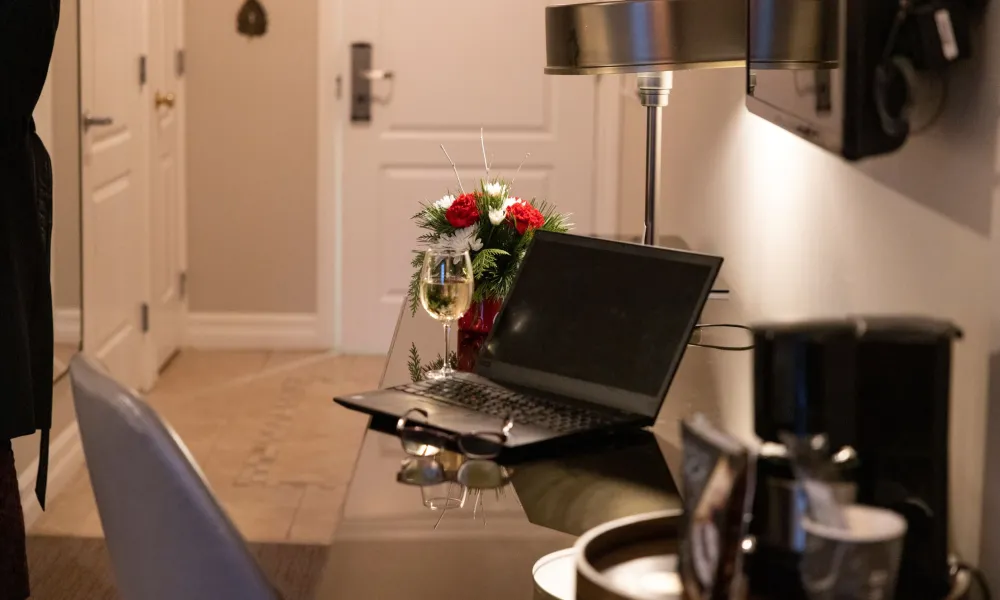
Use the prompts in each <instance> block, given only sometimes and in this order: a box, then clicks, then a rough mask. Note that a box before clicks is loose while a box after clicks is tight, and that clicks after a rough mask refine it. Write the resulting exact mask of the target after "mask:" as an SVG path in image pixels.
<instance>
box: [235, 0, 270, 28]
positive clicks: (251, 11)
mask: <svg viewBox="0 0 1000 600" xmlns="http://www.w3.org/2000/svg"><path fill="white" fill-rule="evenodd" d="M236 30H237V31H238V32H240V33H241V34H243V35H245V36H247V37H260V36H262V35H264V34H265V33H267V11H266V10H264V6H263V5H262V4H261V3H260V2H258V0H247V1H246V2H244V3H243V6H242V7H241V8H240V12H239V14H237V15H236Z"/></svg>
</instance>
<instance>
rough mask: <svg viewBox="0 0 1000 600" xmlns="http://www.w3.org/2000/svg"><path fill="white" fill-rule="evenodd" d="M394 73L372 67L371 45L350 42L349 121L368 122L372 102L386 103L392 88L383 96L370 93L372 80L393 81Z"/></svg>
mask: <svg viewBox="0 0 1000 600" xmlns="http://www.w3.org/2000/svg"><path fill="white" fill-rule="evenodd" d="M395 77H396V75H395V73H393V72H392V71H388V70H385V69H373V68H372V45H371V44H369V43H367V42H357V43H354V44H351V121H352V122H354V123H368V122H370V121H371V120H372V103H373V102H378V103H379V104H388V103H389V101H390V100H391V99H392V88H391V87H390V88H389V93H388V94H387V95H385V96H381V97H378V96H375V95H374V94H372V82H374V81H388V82H390V84H392V82H394V81H395Z"/></svg>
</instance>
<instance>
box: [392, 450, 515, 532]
mask: <svg viewBox="0 0 1000 600" xmlns="http://www.w3.org/2000/svg"><path fill="white" fill-rule="evenodd" d="M450 457H452V458H454V459H455V460H457V461H458V463H459V466H458V470H457V471H454V470H451V469H449V468H448V467H446V466H445V465H444V464H443V463H442V459H449V458H450ZM446 462H449V463H453V461H451V460H447V461H446ZM396 481H398V482H399V483H402V484H404V485H412V486H418V487H419V488H420V498H421V501H422V502H423V505H424V508H428V509H430V510H432V511H439V512H440V514H439V515H438V518H437V521H436V522H435V523H434V529H435V530H436V529H437V528H438V526H439V525H440V524H441V521H442V520H444V515H445V513H447V512H448V511H450V510H457V509H460V508H464V507H465V502H466V500H467V499H468V498H469V494H470V493H471V494H472V498H473V504H472V518H473V519H476V515H477V513H481V514H482V516H483V525H484V526H485V525H486V505H485V503H484V500H483V496H484V493H485V492H486V491H488V490H491V489H492V490H494V492H495V493H496V498H497V501H498V502H499V501H501V500H503V499H504V498H505V497H506V496H507V488H509V487H510V485H511V473H510V471H509V470H508V469H507V468H506V467H503V466H501V465H498V464H497V463H495V462H493V461H491V460H487V459H482V458H475V459H465V457H463V456H461V455H458V454H455V453H453V452H449V451H443V452H441V453H440V454H438V455H436V456H433V457H428V456H410V457H407V458H406V460H404V461H403V463H402V465H400V469H399V472H398V473H397V474H396ZM456 487H457V493H456V491H455V489H456ZM511 491H512V492H513V490H511ZM512 496H513V498H514V500H515V501H517V503H518V505H519V506H520V504H521V501H520V500H519V499H518V498H517V494H516V493H512Z"/></svg>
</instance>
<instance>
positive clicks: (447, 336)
mask: <svg viewBox="0 0 1000 600" xmlns="http://www.w3.org/2000/svg"><path fill="white" fill-rule="evenodd" d="M450 355H451V321H445V322H444V364H443V365H441V370H442V371H444V372H446V373H447V372H449V371H451V362H450V361H449V360H448V356H450Z"/></svg>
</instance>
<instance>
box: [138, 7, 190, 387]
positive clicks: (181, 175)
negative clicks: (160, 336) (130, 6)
mask: <svg viewBox="0 0 1000 600" xmlns="http://www.w3.org/2000/svg"><path fill="white" fill-rule="evenodd" d="M177 10H178V11H179V13H180V14H179V15H178V18H179V19H180V22H179V23H178V31H177V38H178V48H176V49H175V51H176V50H180V49H183V48H184V45H185V44H184V18H185V16H184V2H183V0H178V2H177ZM142 11H143V19H142V31H143V34H142V35H143V44H142V54H143V56H145V57H146V61H147V63H148V62H149V60H150V53H151V51H152V27H154V26H155V24H154V23H153V12H152V9H151V5H150V2H149V0H142ZM164 60H166V61H168V63H171V62H173V63H174V65H175V66H174V68H175V69H176V62H174V61H176V60H177V56H176V54H175V55H174V56H167V57H165V58H164ZM153 83H154V82H152V81H151V79H150V78H148V77H147V80H146V83H145V84H144V85H143V86H142V97H143V103H144V110H145V111H146V112H145V113H144V115H145V118H144V119H142V124H143V127H144V128H145V136H144V137H145V143H144V145H143V159H142V160H143V168H144V170H145V175H146V177H145V190H144V194H143V199H142V202H141V203H140V205H141V207H142V209H141V212H142V216H141V219H142V222H141V224H140V227H141V231H142V234H143V242H142V246H143V248H142V256H143V266H144V267H145V269H144V271H145V274H146V276H145V277H144V278H143V282H142V284H143V302H145V303H146V306H151V305H152V302H153V269H152V268H151V267H152V264H153V244H152V233H153V232H152V222H151V218H152V214H153V213H152V208H153V168H154V164H153V163H154V161H155V160H156V155H155V152H154V150H153V132H154V131H155V129H156V127H157V122H156V120H157V114H156V111H155V110H154V109H153V108H151V107H152V105H153V95H154V94H155V93H156V90H154V89H153V87H154V86H153ZM185 86H186V78H185V77H184V76H179V77H178V78H177V89H176V91H175V92H174V93H175V94H176V96H177V99H178V102H177V105H176V106H175V107H174V109H173V110H175V111H177V113H176V115H175V118H176V119H177V120H178V121H177V123H178V125H177V131H178V135H179V136H180V140H178V143H177V176H178V179H179V181H178V184H177V203H178V207H177V209H178V231H177V234H178V235H177V244H178V246H179V247H178V248H174V249H173V251H174V252H177V253H178V258H179V264H180V268H181V271H182V272H187V266H188V264H187V233H188V232H187V202H188V198H187V144H185V143H184V142H185V141H186V139H187V129H186V125H187V114H186V111H187V108H186V100H187V97H186V94H185V91H186V90H185ZM181 310H182V315H181V318H180V320H179V323H180V326H183V323H185V322H186V321H187V311H188V300H187V294H186V293H184V294H182V295H181ZM183 339H184V334H183V332H181V341H182V344H183ZM142 353H143V356H142V364H143V373H142V391H149V390H151V389H152V388H153V386H154V385H155V384H156V381H157V380H158V379H159V376H160V365H159V364H157V348H156V342H155V340H154V339H153V336H152V335H151V333H150V332H148V331H146V332H143V337H142Z"/></svg>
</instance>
